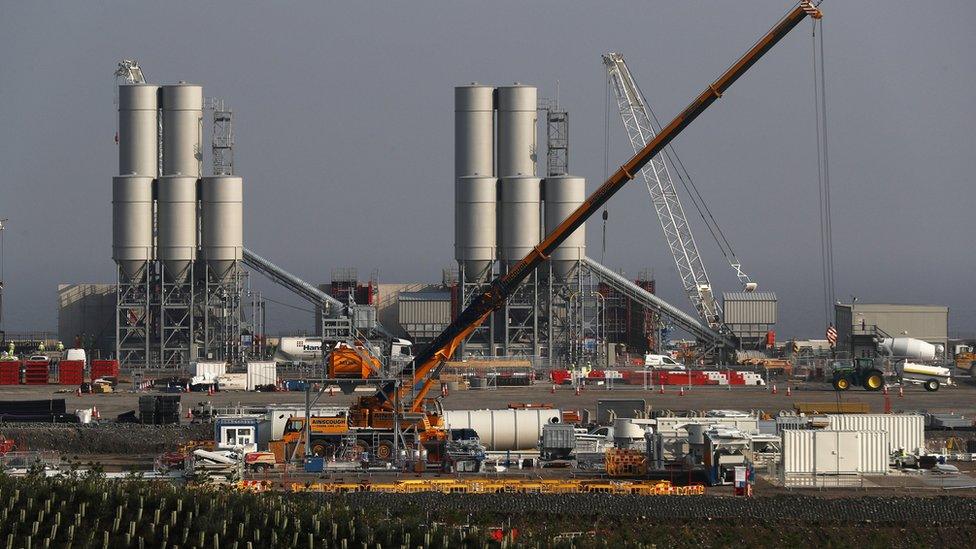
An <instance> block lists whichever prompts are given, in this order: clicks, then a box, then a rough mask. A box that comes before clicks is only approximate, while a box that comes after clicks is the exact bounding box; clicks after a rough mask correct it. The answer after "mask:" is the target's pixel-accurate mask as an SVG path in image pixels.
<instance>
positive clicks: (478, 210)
mask: <svg viewBox="0 0 976 549" xmlns="http://www.w3.org/2000/svg"><path fill="white" fill-rule="evenodd" d="M497 188H498V180H497V179H495V178H494V177H483V176H462V177H458V178H457V180H456V182H455V185H454V258H455V259H456V260H457V261H458V262H461V263H463V265H464V277H465V279H466V280H467V281H468V282H476V281H479V280H484V279H485V277H486V275H487V274H490V271H489V267H491V265H492V263H493V262H494V261H495V253H496V250H495V246H496V236H497V235H496V227H495V221H496V215H497V212H496V200H497V194H498V189H497Z"/></svg>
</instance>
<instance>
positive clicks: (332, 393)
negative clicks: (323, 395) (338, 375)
mask: <svg viewBox="0 0 976 549" xmlns="http://www.w3.org/2000/svg"><path fill="white" fill-rule="evenodd" d="M329 396H335V389H333V388H332V386H331V385H329Z"/></svg>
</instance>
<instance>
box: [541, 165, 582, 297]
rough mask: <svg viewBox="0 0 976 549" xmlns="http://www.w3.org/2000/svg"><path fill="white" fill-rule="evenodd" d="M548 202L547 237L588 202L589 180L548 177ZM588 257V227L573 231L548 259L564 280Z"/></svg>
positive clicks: (546, 193) (568, 176) (546, 195)
mask: <svg viewBox="0 0 976 549" xmlns="http://www.w3.org/2000/svg"><path fill="white" fill-rule="evenodd" d="M543 195H544V196H545V200H546V208H545V209H546V234H549V233H552V231H553V230H554V229H555V228H556V227H558V226H559V224H560V223H562V222H563V220H564V219H566V218H567V217H569V214H571V213H573V212H574V211H576V208H578V207H579V206H580V204H582V203H583V201H584V200H585V199H586V180H585V179H583V178H582V177H573V176H571V175H560V176H553V177H547V178H546V179H545V181H544V182H543ZM585 256H586V225H581V226H580V228H578V229H576V230H575V231H573V234H571V235H569V238H567V239H566V240H565V241H564V242H563V243H562V244H560V245H559V247H558V248H556V250H555V251H554V252H552V254H551V255H550V257H549V262H550V264H551V265H552V272H553V274H554V275H555V276H556V278H565V277H566V276H568V275H569V274H570V272H572V270H573V267H574V266H575V265H576V264H577V263H578V262H579V261H581V260H582V259H583V258H584V257H585Z"/></svg>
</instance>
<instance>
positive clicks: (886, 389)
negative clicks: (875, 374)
mask: <svg viewBox="0 0 976 549" xmlns="http://www.w3.org/2000/svg"><path fill="white" fill-rule="evenodd" d="M881 394H883V395H885V396H888V386H887V385H885V386H884V388H883V389H881Z"/></svg>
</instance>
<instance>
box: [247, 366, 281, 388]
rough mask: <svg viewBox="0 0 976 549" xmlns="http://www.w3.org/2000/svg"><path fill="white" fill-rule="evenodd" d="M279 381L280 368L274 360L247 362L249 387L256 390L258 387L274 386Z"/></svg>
mask: <svg viewBox="0 0 976 549" xmlns="http://www.w3.org/2000/svg"><path fill="white" fill-rule="evenodd" d="M277 383H278V369H277V366H276V365H275V363H274V361H269V362H248V363H247V388H246V390H248V391H254V390H256V389H257V387H263V386H267V385H271V386H274V385H275V384H277Z"/></svg>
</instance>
